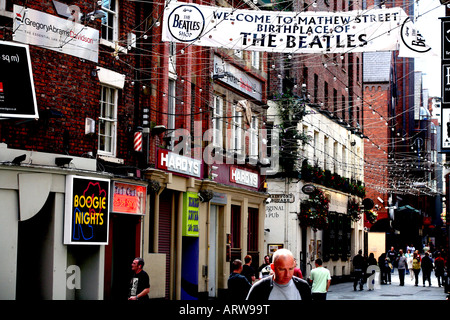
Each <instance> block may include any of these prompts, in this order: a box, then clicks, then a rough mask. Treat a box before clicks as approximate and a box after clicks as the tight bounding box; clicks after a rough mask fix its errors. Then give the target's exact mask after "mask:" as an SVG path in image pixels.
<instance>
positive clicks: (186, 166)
mask: <svg viewBox="0 0 450 320" xmlns="http://www.w3.org/2000/svg"><path fill="white" fill-rule="evenodd" d="M157 167H158V168H159V169H164V170H167V171H173V172H178V173H181V174H186V175H189V176H194V177H200V175H201V167H202V162H201V161H200V160H197V159H193V158H189V157H186V156H181V155H179V154H176V153H173V152H170V151H168V150H158V163H157Z"/></svg>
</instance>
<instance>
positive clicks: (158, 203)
mask: <svg viewBox="0 0 450 320" xmlns="http://www.w3.org/2000/svg"><path fill="white" fill-rule="evenodd" d="M166 154H167V153H166ZM169 155H170V152H169ZM164 159H167V157H166V156H164V157H163V160H161V159H160V161H164ZM192 160H195V159H190V160H189V161H192ZM202 165H203V164H202ZM230 169H231V166H228V165H224V167H221V166H220V168H219V169H218V171H219V172H221V170H223V173H219V175H218V177H217V178H216V179H215V180H214V181H212V180H210V179H203V180H201V179H198V178H197V177H195V176H191V175H188V174H186V172H185V173H184V174H183V173H180V172H177V171H173V170H169V169H164V170H161V169H160V168H155V169H148V170H147V171H146V173H145V176H146V178H147V179H148V180H149V181H150V183H151V184H155V185H157V186H158V187H157V188H155V189H154V191H153V192H152V196H151V199H153V200H152V201H151V202H152V204H153V205H152V206H150V212H149V219H147V220H146V222H145V223H144V230H148V232H145V231H144V234H145V233H147V235H148V236H147V237H144V238H143V240H144V252H145V257H144V259H146V260H148V261H149V270H150V271H149V272H150V278H151V282H152V284H153V283H154V282H155V287H153V286H152V288H153V293H152V292H151V297H160V298H166V299H171V300H203V299H208V298H220V297H221V296H222V295H224V294H225V292H226V290H227V279H228V275H229V272H230V262H231V261H232V260H233V259H235V258H239V259H242V260H243V258H244V257H245V255H246V254H252V256H254V261H255V264H258V263H259V262H260V261H259V257H260V253H261V252H262V242H263V230H262V227H263V222H264V217H263V216H261V215H263V214H264V212H265V207H264V206H265V202H264V201H265V199H266V197H267V195H265V194H264V193H261V192H258V189H257V188H252V187H248V186H247V187H246V186H245V185H243V184H240V182H244V183H253V182H251V181H252V179H255V178H256V179H257V180H258V181H259V176H258V174H257V173H256V172H251V171H245V172H246V173H242V172H241V173H240V174H241V176H242V177H241V176H239V177H236V175H235V174H234V175H233V174H232V170H230ZM202 170H203V168H202ZM238 172H239V171H238ZM253 174H256V176H253ZM244 176H245V177H244ZM233 179H234V182H233ZM236 179H237V180H236ZM152 181H153V182H152ZM155 258H156V259H155ZM155 269H157V270H159V276H158V277H156V278H155V281H153V280H152V274H151V272H152V270H155ZM151 291H152V290H151ZM152 294H153V296H152Z"/></svg>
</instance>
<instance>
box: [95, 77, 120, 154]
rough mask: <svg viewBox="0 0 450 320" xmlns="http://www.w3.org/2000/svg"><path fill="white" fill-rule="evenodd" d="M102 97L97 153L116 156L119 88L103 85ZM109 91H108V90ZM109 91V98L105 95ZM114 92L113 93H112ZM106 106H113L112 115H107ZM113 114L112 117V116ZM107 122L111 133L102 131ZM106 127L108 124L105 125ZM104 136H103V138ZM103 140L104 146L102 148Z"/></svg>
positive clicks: (100, 100) (100, 101)
mask: <svg viewBox="0 0 450 320" xmlns="http://www.w3.org/2000/svg"><path fill="white" fill-rule="evenodd" d="M100 90H101V91H100V99H99V104H100V111H99V116H98V134H97V137H98V142H97V153H98V154H99V155H104V156H110V157H116V153H117V127H118V125H117V113H118V109H119V103H118V101H119V89H117V88H114V87H111V86H107V85H103V84H102V85H101V88H100ZM106 91H107V92H106ZM105 93H107V94H108V96H109V97H108V98H106V97H105V96H104V94H105ZM111 94H112V95H111ZM105 107H112V108H113V109H112V112H111V113H110V115H106V113H105V111H106V108H105ZM111 115H112V117H111ZM105 122H107V123H109V124H110V126H109V131H110V132H109V134H107V133H106V130H105V133H102V130H101V129H102V124H104V123H105ZM105 128H106V126H105ZM102 137H103V138H102ZM106 137H109V139H110V142H109V144H110V145H109V147H106V146H107V143H106ZM102 142H104V143H103V145H104V147H103V148H102V147H101V145H102Z"/></svg>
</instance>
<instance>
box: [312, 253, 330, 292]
mask: <svg viewBox="0 0 450 320" xmlns="http://www.w3.org/2000/svg"><path fill="white" fill-rule="evenodd" d="M314 264H315V265H316V268H315V269H312V270H311V281H312V289H311V294H312V299H313V300H327V292H328V288H329V287H330V284H331V274H330V271H329V270H328V269H327V268H324V267H322V259H320V258H319V259H316V261H315V262H314Z"/></svg>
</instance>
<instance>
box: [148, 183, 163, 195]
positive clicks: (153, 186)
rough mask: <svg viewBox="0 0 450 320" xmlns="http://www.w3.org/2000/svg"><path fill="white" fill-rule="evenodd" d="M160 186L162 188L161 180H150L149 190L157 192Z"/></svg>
mask: <svg viewBox="0 0 450 320" xmlns="http://www.w3.org/2000/svg"><path fill="white" fill-rule="evenodd" d="M160 188H161V185H160V183H159V181H156V180H150V181H149V182H148V190H149V192H153V193H157V192H158V191H159V189H160Z"/></svg>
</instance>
